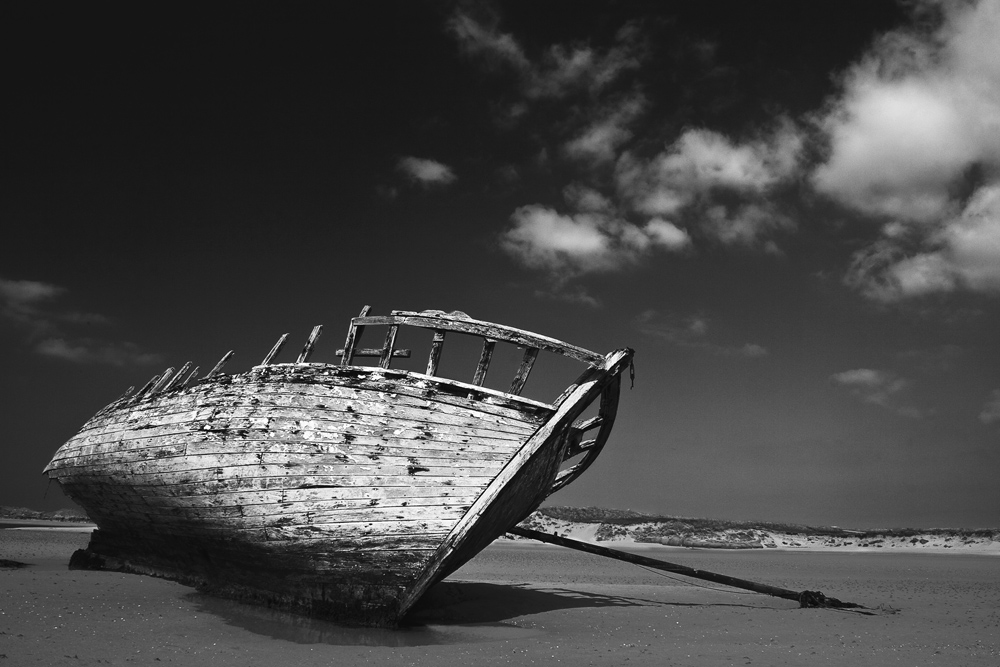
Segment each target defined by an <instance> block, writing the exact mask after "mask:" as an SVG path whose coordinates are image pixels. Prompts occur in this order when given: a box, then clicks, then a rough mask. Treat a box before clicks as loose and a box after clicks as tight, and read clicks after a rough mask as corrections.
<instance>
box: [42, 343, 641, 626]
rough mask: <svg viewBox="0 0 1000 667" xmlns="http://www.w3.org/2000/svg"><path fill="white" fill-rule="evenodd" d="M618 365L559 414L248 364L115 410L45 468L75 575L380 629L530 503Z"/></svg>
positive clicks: (509, 399)
mask: <svg viewBox="0 0 1000 667" xmlns="http://www.w3.org/2000/svg"><path fill="white" fill-rule="evenodd" d="M630 356H631V351H629V352H628V358H629V359H630ZM625 361H627V359H625V360H619V362H618V366H617V367H616V370H615V371H614V372H608V371H607V369H604V370H602V371H601V372H596V371H595V373H593V377H592V378H590V379H589V380H586V381H581V382H580V383H578V385H577V386H576V388H575V392H576V393H575V394H573V395H572V396H569V398H567V400H565V401H563V402H562V404H561V405H559V406H548V405H545V404H542V403H537V402H534V401H531V400H528V399H524V398H521V397H518V396H512V395H509V394H504V393H501V392H495V391H491V390H488V389H484V388H482V387H477V386H473V385H467V384H463V383H459V382H455V381H450V380H442V379H439V378H434V377H429V376H427V375H422V374H417V373H411V372H407V371H396V370H389V369H383V368H372V367H358V366H333V365H327V364H306V363H296V364H278V365H271V366H263V367H257V368H255V369H254V370H253V371H250V372H248V373H244V374H241V375H234V376H217V377H214V378H208V379H205V380H202V381H201V382H199V383H196V384H194V385H192V386H190V387H179V388H175V389H172V390H170V391H166V392H164V393H159V394H155V395H147V396H144V397H142V398H141V400H129V399H123V400H121V401H119V402H118V403H115V404H112V405H111V406H108V408H105V409H104V410H102V411H101V412H100V413H98V414H97V415H96V416H95V417H94V418H92V419H91V420H90V421H89V422H88V423H87V424H86V425H85V426H84V427H83V429H82V430H81V431H80V433H79V434H77V435H76V436H75V437H73V438H72V439H71V440H69V441H68V442H67V443H66V444H65V445H63V446H62V447H61V448H60V449H59V450H58V451H57V453H56V455H55V457H54V458H53V460H52V462H51V463H50V464H49V465H48V467H47V468H46V472H48V474H49V475H50V476H51V477H52V478H55V479H57V480H58V481H59V482H60V484H61V485H62V487H63V489H64V490H65V491H66V493H67V494H68V495H69V496H70V497H71V498H72V499H73V500H75V501H76V502H78V503H79V504H80V505H81V506H83V507H84V508H85V509H86V510H87V512H88V514H89V515H90V517H91V518H92V519H93V520H94V522H95V523H96V524H97V525H98V530H97V531H95V532H94V534H93V537H92V539H91V542H90V545H89V547H88V549H87V550H85V551H82V552H78V554H76V555H75V556H74V562H73V566H76V567H95V568H104V569H118V570H124V571H131V572H139V573H145V574H152V575H157V576H164V577H167V578H171V579H175V580H178V581H181V582H184V583H187V584H191V585H196V586H199V587H201V588H203V589H205V590H208V591H211V592H213V593H216V594H219V595H224V596H228V597H233V598H237V599H241V600H246V601H252V602H257V603H262V604H268V605H272V606H278V607H282V608H287V609H291V610H295V611H299V612H303V613H307V614H310V615H316V616H323V617H328V618H333V619H337V620H341V621H345V622H350V623H360V624H365V625H393V624H395V623H396V622H397V621H398V620H399V619H400V617H401V616H402V615H403V614H405V612H406V611H407V610H408V609H409V608H410V606H412V604H413V603H414V602H415V601H416V600H417V599H418V598H419V597H420V595H422V593H423V592H424V591H425V590H426V589H427V588H428V587H429V586H430V585H432V584H433V583H434V582H435V581H438V580H439V579H441V578H443V577H444V576H446V575H447V574H448V573H450V572H452V571H454V570H455V569H457V568H458V567H460V566H461V564H462V563H464V562H465V561H467V560H468V559H469V558H471V557H472V556H473V555H475V553H477V552H478V551H479V550H481V549H482V548H483V547H484V546H485V545H486V544H488V543H489V542H490V541H491V540H493V539H494V538H496V537H497V536H499V535H500V534H502V533H503V532H505V531H506V530H507V528H509V527H510V526H512V525H514V524H516V523H517V522H518V521H520V520H521V519H522V518H523V517H524V516H526V515H527V514H528V513H530V512H531V511H533V510H534V509H535V508H536V507H537V506H538V505H539V504H540V503H541V501H542V500H543V499H544V498H545V496H546V495H548V493H549V492H550V490H551V488H552V484H553V480H554V479H555V477H556V475H557V473H558V472H559V466H560V464H561V463H562V461H563V458H564V456H565V455H566V450H567V447H571V446H572V442H573V437H572V436H573V433H574V431H573V420H574V419H575V418H576V417H577V416H578V414H579V412H580V410H581V409H582V407H581V406H583V405H584V404H585V403H589V402H591V401H592V400H593V399H594V398H595V397H596V396H598V395H601V394H602V393H603V394H605V395H606V394H607V392H608V387H609V386H611V385H613V388H614V390H615V391H617V382H618V373H620V371H621V367H622V364H623V363H625ZM585 379H586V378H582V379H581V380H585ZM571 389H573V388H572V387H571ZM571 393H572V392H571ZM615 397H617V394H615ZM576 441H577V442H578V441H579V438H577V440H576Z"/></svg>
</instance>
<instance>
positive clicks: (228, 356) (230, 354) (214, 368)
mask: <svg viewBox="0 0 1000 667" xmlns="http://www.w3.org/2000/svg"><path fill="white" fill-rule="evenodd" d="M234 354H236V353H235V352H233V351H232V350H229V352H226V353H225V354H224V355H222V358H221V359H219V362H218V363H217V364H215V365H214V366H212V370H210V371H209V372H208V375H206V376H205V377H206V378H210V377H215V376H216V375H218V374H219V373H221V372H222V368H223V367H224V366H225V365H226V362H228V361H229V360H230V359H232V358H233V355H234Z"/></svg>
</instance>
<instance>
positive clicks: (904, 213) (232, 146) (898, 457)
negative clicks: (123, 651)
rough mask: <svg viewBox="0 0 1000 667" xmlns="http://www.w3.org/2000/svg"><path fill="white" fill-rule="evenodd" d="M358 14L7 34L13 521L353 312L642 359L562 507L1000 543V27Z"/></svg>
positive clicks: (114, 23)
mask: <svg viewBox="0 0 1000 667" xmlns="http://www.w3.org/2000/svg"><path fill="white" fill-rule="evenodd" d="M344 4H345V3H336V4H333V3H329V4H325V5H292V6H289V7H284V6H277V5H272V6H264V5H257V4H251V3H247V4H246V5H243V6H241V7H240V8H239V9H236V8H233V7H229V8H227V9H226V10H225V11H222V10H216V9H209V10H205V9H193V8H190V7H188V8H186V9H178V8H177V6H176V5H163V6H160V7H159V9H155V8H154V9H151V8H150V7H149V6H146V5H143V6H142V7H141V8H136V9H132V10H126V11H125V13H122V12H121V11H120V9H117V8H116V9H115V11H114V12H111V11H110V10H106V9H104V8H101V7H99V6H98V7H94V6H87V7H81V8H80V9H76V10H65V9H64V8H58V10H57V9H56V8H55V7H54V6H50V7H38V6H36V7H32V8H30V9H24V10H22V11H24V12H27V13H23V14H12V13H10V10H4V12H5V16H3V17H2V20H0V24H2V26H3V27H2V28H0V31H2V40H0V42H2V49H3V58H2V63H3V64H2V65H0V67H2V68H3V79H2V80H3V81H4V92H5V95H4V99H5V103H4V107H5V110H6V112H7V113H6V115H7V118H8V120H7V122H6V123H5V125H4V132H3V135H2V136H3V139H2V145H0V154H2V156H3V158H2V165H3V174H2V176H3V178H2V187H3V189H4V191H3V195H2V197H0V220H2V224H3V229H4V240H3V242H2V245H0V260H2V261H0V350H2V351H0V355H2V356H0V363H2V368H3V369H4V372H3V373H2V374H0V398H2V401H3V402H2V405H3V406H4V407H3V414H4V417H5V419H4V423H5V429H4V437H3V441H2V445H0V446H2V447H3V450H2V451H3V454H4V460H3V465H2V467H0V504H2V505H24V506H30V507H36V508H56V507H60V506H67V504H68V501H66V500H65V499H64V498H63V497H62V495H61V494H60V493H59V491H58V489H57V487H56V486H55V485H52V486H49V485H48V484H47V481H46V479H45V478H44V477H43V476H42V475H41V469H42V468H43V467H44V465H45V464H46V463H47V461H48V460H49V458H50V457H51V455H52V453H53V452H54V451H55V450H56V448H57V447H58V446H59V445H60V444H61V443H62V442H64V441H65V440H66V439H68V438H69V437H70V436H71V435H73V434H74V433H75V432H76V430H77V429H78V428H79V427H80V426H81V425H82V424H83V422H84V421H85V420H86V419H87V418H88V417H89V416H90V415H92V414H93V413H94V412H96V411H97V410H98V409H99V408H101V407H102V406H104V405H105V404H107V403H108V402H110V401H111V400H113V399H114V398H116V397H117V396H118V395H119V394H121V393H122V392H123V391H124V390H125V389H126V388H127V387H128V386H129V385H142V384H143V383H144V382H145V381H146V380H147V379H148V378H149V377H151V376H152V375H154V374H156V373H159V372H160V371H162V370H163V368H165V367H166V366H178V365H180V364H182V363H183V362H185V361H187V360H189V359H190V360H193V361H194V362H195V363H197V364H200V365H201V366H202V367H203V368H207V367H210V366H211V364H213V363H214V362H215V361H216V360H217V359H218V358H219V357H220V356H221V355H222V354H223V353H224V352H225V351H227V350H229V349H230V348H235V349H236V352H237V356H236V358H235V360H234V362H233V364H232V366H230V368H229V370H236V371H238V370H245V369H248V368H249V367H250V366H252V365H253V364H255V363H257V362H259V361H260V359H261V358H262V357H263V356H264V354H265V353H266V351H267V350H268V349H269V348H270V346H271V344H272V343H273V342H274V340H275V339H276V338H277V337H278V336H279V335H280V334H282V333H284V332H290V333H291V341H292V343H290V345H289V351H287V352H286V353H285V356H288V357H290V358H289V359H283V358H282V359H279V360H291V357H293V356H294V354H295V352H294V351H291V350H292V348H296V349H297V348H298V346H299V345H301V341H304V340H305V338H306V336H307V335H308V333H309V329H310V327H311V326H312V325H314V324H319V323H322V324H324V325H326V330H325V334H324V338H322V339H321V342H320V345H319V348H318V351H317V357H316V359H317V360H320V361H322V360H332V359H333V358H334V349H335V348H336V347H338V346H339V345H340V344H341V342H342V336H343V334H344V332H345V331H346V327H347V324H348V320H349V318H350V317H351V316H353V315H356V314H357V312H358V311H359V310H360V308H361V307H362V306H363V305H365V304H371V305H372V306H373V312H374V313H385V312H388V311H389V310H390V309H394V308H397V309H409V310H422V309H425V308H437V309H443V310H454V309H459V310H463V311H465V312H468V313H469V314H470V315H472V316H473V317H477V318H479V319H485V320H490V321H496V322H502V323H505V324H510V325H513V326H517V327H520V328H524V329H529V330H532V331H536V332H539V333H543V334H546V335H550V336H554V337H556V338H561V339H564V340H567V341H569V342H573V343H575V344H578V345H581V346H584V347H587V348H590V349H594V350H598V351H602V352H606V351H609V350H611V349H614V348H617V347H621V346H625V345H628V346H631V347H633V348H635V349H636V351H637V356H636V382H635V389H634V390H632V391H626V392H625V394H624V395H623V401H622V406H621V410H620V415H619V421H618V423H617V425H616V428H615V432H614V434H613V436H612V440H611V442H610V444H609V446H608V448H607V449H606V450H605V453H604V454H603V455H602V458H601V459H600V460H599V462H598V463H597V464H596V465H595V466H594V467H592V468H591V469H590V471H589V472H588V474H587V475H585V476H584V477H583V478H581V479H580V480H579V481H578V482H577V483H575V484H574V485H572V486H571V487H568V488H567V489H566V490H564V491H562V492H560V493H559V494H557V495H556V496H553V498H552V499H551V502H553V503H556V504H571V505H602V506H606V507H619V508H626V507H628V508H632V509H636V510H642V511H651V512H662V513H668V514H674V515H687V516H711V517H725V518H734V519H768V520H783V521H795V522H802V523H813V524H821V523H822V524H839V525H844V526H855V527H874V526H902V525H910V526H923V527H930V526H945V525H947V526H966V527H971V526H997V525H1000V495H998V493H997V490H996V481H995V479H996V476H997V473H998V471H1000V352H998V350H997V345H996V341H995V338H996V333H995V332H996V330H997V328H998V322H1000V303H998V300H997V297H998V294H1000V64H998V63H1000V41H998V40H997V39H996V35H997V34H1000V3H998V2H996V1H993V2H986V1H981V2H979V3H965V4H962V3H943V4H940V5H939V4H938V3H935V2H922V3H916V4H912V3H910V4H906V5H900V4H896V3H891V2H870V1H866V2H843V1H838V2H808V3H806V2H799V1H797V0H796V1H794V2H759V3H745V2H744V3H736V2H700V3H665V2H648V3H643V2H606V3H591V2H575V1H574V2H545V3H537V2H510V3H497V4H489V3H459V4H454V3H444V2H385V3H350V4H351V7H350V8H349V9H345V8H343V7H342V5H344ZM355 5H356V6H355ZM362 5H363V6H362ZM537 373H539V374H543V373H544V371H543V370H542V367H541V366H540V367H539V370H538V371H537ZM538 382H539V388H538V390H539V391H542V393H543V394H544V392H545V391H549V390H552V391H555V393H558V389H554V385H552V387H550V386H549V385H550V384H551V381H550V382H549V383H548V384H547V383H546V380H545V379H544V378H540V379H539V380H538ZM540 397H543V398H548V399H551V398H554V396H544V395H543V396H540Z"/></svg>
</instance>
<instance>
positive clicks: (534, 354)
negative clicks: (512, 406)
mask: <svg viewBox="0 0 1000 667" xmlns="http://www.w3.org/2000/svg"><path fill="white" fill-rule="evenodd" d="M537 358H538V348H537V347H529V348H528V349H526V350H525V351H524V358H523V359H522V360H521V367H520V368H518V369H517V375H515V376H514V381H513V382H511V383H510V392H508V393H511V394H514V395H515V396H520V395H521V390H522V389H524V383H525V382H527V381H528V374H529V373H530V372H531V367H532V366H534V365H535V359H537Z"/></svg>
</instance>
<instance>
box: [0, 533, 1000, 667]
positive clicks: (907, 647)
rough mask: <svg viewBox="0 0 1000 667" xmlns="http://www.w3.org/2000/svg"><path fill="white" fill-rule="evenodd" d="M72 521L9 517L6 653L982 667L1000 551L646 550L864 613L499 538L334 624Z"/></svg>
mask: <svg viewBox="0 0 1000 667" xmlns="http://www.w3.org/2000/svg"><path fill="white" fill-rule="evenodd" d="M87 539H88V534H87V532H86V531H85V530H80V529H76V530H73V529H55V530H52V529H47V530H39V529H31V530H28V529H5V530H0V558H3V559H7V560H14V561H20V562H24V563H30V565H29V566H28V567H23V568H3V569H0V665H11V666H15V665H16V666H17V667H22V666H25V667H27V666H31V665H161V664H177V665H192V666H198V665H209V664H211V665H223V666H225V665H233V666H236V665H240V666H246V665H260V666H264V665H267V666H268V667H271V666H273V665H275V664H288V665H297V666H298V665H330V664H349V665H350V664H363V665H382V664H385V665H390V664H391V665H440V664H452V665H506V664H568V665H574V666H579V665H626V664H627V665H692V666H702V665H705V666H707V665H713V666H714V665H854V666H856V665H893V664H900V665H969V666H974V665H984V666H985V665H990V666H995V665H996V664H998V663H1000V580H998V578H997V576H996V568H997V565H998V562H1000V561H997V559H996V557H995V556H988V555H975V554H956V553H950V554H940V553H933V552H932V553H919V552H910V553H899V552H890V553H857V552H855V553H835V552H822V551H782V550H752V551H727V552H719V551H713V550H698V549H689V550H686V549H672V548H670V547H660V546H649V547H645V548H643V549H641V552H642V553H643V554H645V555H648V556H652V557H659V558H663V559H665V560H670V561H673V562H678V563H682V564H686V565H689V566H692V567H699V568H703V569H707V570H713V571H717V572H723V573H726V574H731V575H734V576H738V577H743V578H747V579H752V580H757V581H761V582H766V583H771V584H774V585H778V586H784V587H787V588H792V589H796V590H797V589H810V590H821V591H823V592H824V593H826V594H828V595H832V596H835V597H838V598H840V599H843V600H849V601H853V602H857V603H860V604H863V605H865V606H866V607H870V608H871V609H872V611H871V613H870V615H865V614H860V613H855V612H850V611H834V610H824V609H799V608H798V607H797V605H796V604H795V603H792V602H787V601H784V600H779V599H775V598H769V597H764V596H761V595H756V594H741V593H736V592H732V591H726V590H722V589H721V588H720V587H717V586H710V587H705V586H701V585H700V584H699V585H692V584H690V583H689V582H686V581H680V580H677V579H672V578H668V577H664V576H661V575H659V574H656V573H653V572H651V571H647V570H644V569H641V568H639V567H635V566H632V565H628V564H625V563H620V562H616V561H611V560H606V559H602V558H599V557H596V556H591V555H588V554H582V553H578V552H573V551H568V550H565V549H561V548H559V547H549V546H538V545H534V544H524V543H497V544H494V545H493V546H491V547H490V548H488V549H487V550H486V551H484V552H483V553H482V554H480V555H479V556H477V557H476V558H475V559H473V561H471V562H470V563H468V564H467V565H466V566H465V567H464V568H462V569H461V570H459V571H458V572H457V573H455V574H454V575H453V576H452V577H450V578H449V579H448V580H447V581H445V582H444V583H442V584H439V585H438V586H436V587H435V588H434V589H432V591H431V592H430V593H429V595H428V596H427V597H426V598H425V599H424V600H423V601H422V602H421V604H420V605H419V608H418V609H417V610H416V612H415V613H414V614H413V615H412V618H411V622H412V626H411V627H407V628H404V629H402V630H396V631H388V630H371V629H355V628H342V627H338V626H335V625H333V624H330V623H326V622H323V621H317V620H312V619H306V618H300V617H295V616H291V615H288V614H284V613H277V612H273V611H271V610H268V609H264V608H257V607H251V606H246V605H242V604H238V603H233V602H229V601H225V600H218V599H214V598H209V597H206V596H203V595H201V594H199V593H197V592H195V591H194V590H193V589H190V588H187V587H185V586H181V585H179V584H176V583H173V582H169V581H164V580H159V579H154V578H150V577H144V576H137V575H126V574H117V573H109V572H89V571H88V572H85V571H70V570H68V569H67V568H66V563H67V560H68V558H69V555H70V554H71V553H72V551H73V550H74V549H76V548H79V547H82V546H84V545H85V544H86V542H87Z"/></svg>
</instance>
